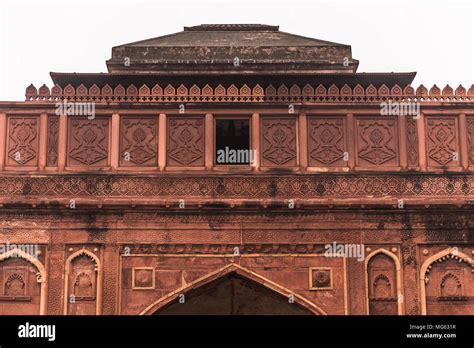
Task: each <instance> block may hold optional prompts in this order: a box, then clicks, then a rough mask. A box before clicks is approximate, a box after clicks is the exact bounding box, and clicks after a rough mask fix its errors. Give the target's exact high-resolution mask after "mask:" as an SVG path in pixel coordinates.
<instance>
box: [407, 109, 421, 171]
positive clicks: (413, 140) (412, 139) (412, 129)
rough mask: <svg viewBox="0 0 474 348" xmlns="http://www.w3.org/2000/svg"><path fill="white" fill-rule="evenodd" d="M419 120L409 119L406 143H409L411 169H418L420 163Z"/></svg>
mask: <svg viewBox="0 0 474 348" xmlns="http://www.w3.org/2000/svg"><path fill="white" fill-rule="evenodd" d="M417 122H418V121H417V120H415V119H412V118H407V123H406V142H407V163H408V166H409V167H417V166H418V164H419V162H418V158H419V155H418V124H417Z"/></svg>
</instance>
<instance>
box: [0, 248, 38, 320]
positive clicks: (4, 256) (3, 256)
mask: <svg viewBox="0 0 474 348" xmlns="http://www.w3.org/2000/svg"><path fill="white" fill-rule="evenodd" d="M10 257H21V258H22V259H24V260H26V261H28V262H30V263H31V264H33V265H34V266H35V267H36V269H37V270H38V273H36V281H37V282H38V283H40V315H45V314H46V268H45V267H44V266H43V264H42V263H41V262H40V261H39V260H38V258H36V257H34V256H33V255H31V254H28V253H27V252H24V251H23V250H21V249H19V248H14V249H10V250H8V251H6V252H4V253H3V254H1V255H0V262H2V261H5V260H7V259H9V258H10Z"/></svg>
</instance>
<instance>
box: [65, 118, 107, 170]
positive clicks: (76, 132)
mask: <svg viewBox="0 0 474 348" xmlns="http://www.w3.org/2000/svg"><path fill="white" fill-rule="evenodd" d="M108 140H109V119H108V118H105V117H100V118H99V117H96V118H95V119H93V120H89V119H87V118H83V117H72V118H71V119H70V122H69V146H68V149H69V152H68V164H69V165H71V166H81V165H82V166H97V167H105V166H107V165H108V151H109V144H108Z"/></svg>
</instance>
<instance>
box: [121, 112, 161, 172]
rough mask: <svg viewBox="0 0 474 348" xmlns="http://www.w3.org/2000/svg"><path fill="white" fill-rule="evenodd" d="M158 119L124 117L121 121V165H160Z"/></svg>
mask: <svg viewBox="0 0 474 348" xmlns="http://www.w3.org/2000/svg"><path fill="white" fill-rule="evenodd" d="M157 143H158V118H157V117H148V118H143V117H140V118H137V117H132V116H122V117H121V119H120V165H121V166H133V165H137V166H157V165H158V145H157Z"/></svg>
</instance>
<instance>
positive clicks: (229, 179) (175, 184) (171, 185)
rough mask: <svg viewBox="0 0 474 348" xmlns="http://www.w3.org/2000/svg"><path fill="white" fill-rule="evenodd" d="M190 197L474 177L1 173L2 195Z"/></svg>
mask: <svg viewBox="0 0 474 348" xmlns="http://www.w3.org/2000/svg"><path fill="white" fill-rule="evenodd" d="M13 195H18V196H22V197H26V196H43V197H48V196H49V197H54V198H58V197H61V196H66V197H68V198H70V197H77V196H83V197H91V196H95V197H97V198H101V197H141V198H144V197H147V198H159V197H170V198H176V197H189V198H208V199H220V198H244V199H252V198H279V197H280V198H283V199H288V197H295V198H306V199H310V198H318V199H319V198H348V197H351V198H364V197H365V198H367V197H371V198H374V199H375V198H377V199H378V198H381V197H386V196H395V197H431V198H436V197H448V196H449V197H452V198H454V197H459V198H460V199H462V200H466V199H468V198H469V197H470V196H472V195H474V177H473V176H466V175H457V174H451V175H450V176H449V180H448V179H447V178H446V177H445V176H439V175H435V174H431V175H430V174H420V175H416V176H414V175H410V174H405V175H382V174H373V175H369V174H364V175H354V174H345V175H331V174H324V175H322V174H321V175H318V176H317V177H314V176H312V175H300V176H278V177H275V176H271V175H261V176H255V177H251V176H237V175H236V176H226V177H218V176H158V175H157V176H141V175H135V176H133V177H130V176H124V175H104V176H92V175H91V176H81V175H65V176H53V175H50V176H41V177H22V176H17V177H14V176H0V196H5V197H11V196H13Z"/></svg>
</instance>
